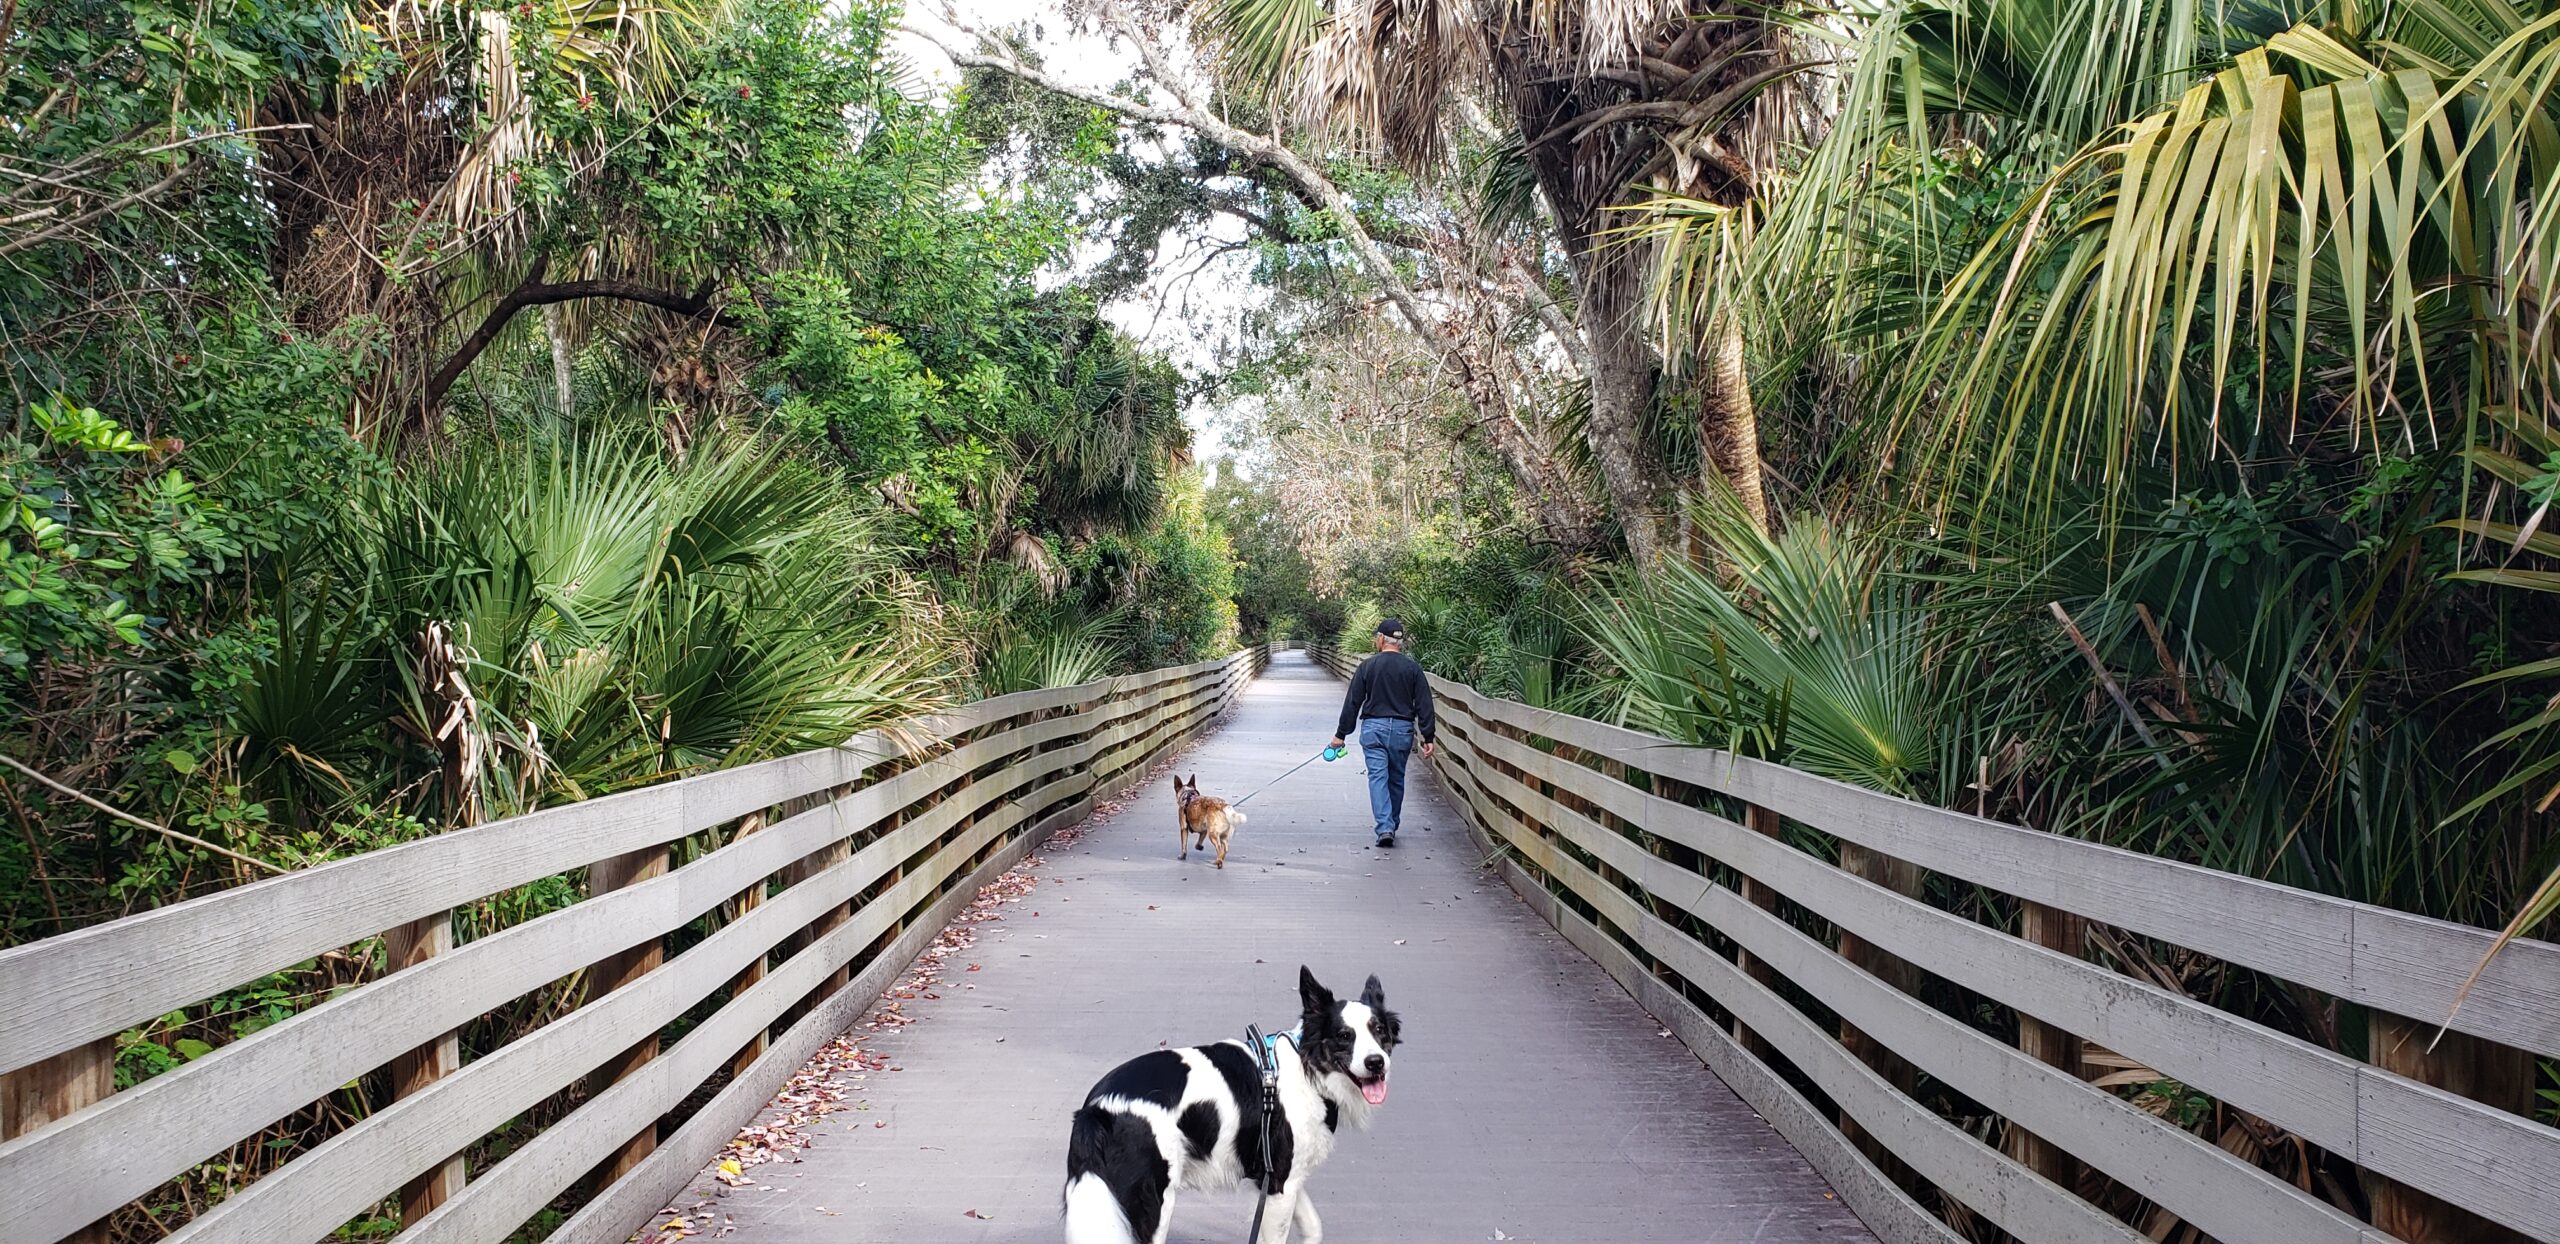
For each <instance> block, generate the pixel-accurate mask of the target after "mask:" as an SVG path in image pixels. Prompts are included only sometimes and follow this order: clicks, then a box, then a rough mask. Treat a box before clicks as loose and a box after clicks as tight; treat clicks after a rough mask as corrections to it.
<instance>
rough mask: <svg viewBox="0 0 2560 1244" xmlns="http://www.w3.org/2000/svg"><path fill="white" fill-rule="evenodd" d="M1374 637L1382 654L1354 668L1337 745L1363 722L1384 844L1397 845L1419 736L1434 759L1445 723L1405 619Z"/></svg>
mask: <svg viewBox="0 0 2560 1244" xmlns="http://www.w3.org/2000/svg"><path fill="white" fill-rule="evenodd" d="M1370 641H1371V642H1372V643H1373V644H1374V645H1376V647H1377V649H1378V655H1376V656H1374V657H1371V658H1369V659H1368V660H1366V661H1364V662H1361V664H1360V668H1359V669H1357V670H1354V671H1352V674H1351V689H1350V690H1349V691H1347V692H1345V693H1343V696H1342V721H1341V722H1340V723H1339V724H1337V725H1336V726H1334V728H1333V746H1335V747H1340V746H1342V740H1343V739H1344V737H1346V736H1348V735H1349V734H1350V733H1351V727H1352V723H1353V722H1355V721H1356V722H1358V723H1359V725H1360V750H1361V752H1362V753H1363V754H1364V755H1366V756H1367V758H1368V761H1369V812H1370V814H1371V815H1373V816H1375V817H1377V819H1378V825H1377V832H1378V845H1379V846H1382V847H1392V846H1394V845H1396V825H1397V823H1398V822H1400V821H1402V820H1403V819H1404V765H1405V760H1406V758H1407V757H1409V756H1411V755H1412V754H1413V738H1414V734H1415V733H1416V732H1417V731H1419V732H1420V733H1421V735H1422V758H1423V759H1425V760H1429V759H1430V758H1431V753H1432V750H1433V748H1434V743H1433V740H1434V739H1435V738H1437V737H1438V735H1439V725H1438V723H1437V722H1435V721H1434V720H1433V719H1432V716H1431V679H1430V678H1429V677H1428V676H1426V675H1425V674H1424V673H1423V672H1422V666H1421V665H1420V664H1419V663H1417V662H1416V661H1415V660H1414V659H1413V658H1412V657H1409V656H1406V655H1405V654H1404V623H1402V622H1399V621H1397V620H1396V619H1394V618H1388V619H1387V620H1385V621H1383V622H1380V623H1379V624H1378V633H1377V634H1376V635H1373V636H1371V637H1370Z"/></svg>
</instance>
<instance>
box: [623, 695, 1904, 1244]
mask: <svg viewBox="0 0 2560 1244" xmlns="http://www.w3.org/2000/svg"><path fill="white" fill-rule="evenodd" d="M1341 697H1342V683H1341V682H1340V681H1339V680H1337V679H1335V678H1333V677H1332V676H1331V675H1329V674H1327V673H1326V672H1325V671H1323V670H1322V669H1320V668H1318V667H1316V666H1314V665H1312V664H1310V663H1309V662H1308V661H1307V659H1306V657H1305V655H1304V654H1303V653H1297V652H1284V653H1280V654H1277V655H1276V656H1275V658H1274V662H1273V665H1272V668H1271V671H1270V673H1269V674H1268V675H1267V676H1266V677H1265V678H1264V679H1263V680H1262V681H1260V682H1259V683H1257V684H1256V685H1255V686H1254V687H1253V689H1252V690H1251V691H1250V692H1249V693H1248V695H1247V696H1246V698H1245V700H1244V702H1243V705H1242V707H1241V708H1240V709H1238V710H1237V711H1236V713H1235V714H1234V719H1233V720H1231V721H1229V722H1227V723H1226V724H1225V725H1224V726H1223V728H1221V729H1220V730H1219V731H1218V732H1217V733H1215V734H1213V735H1211V736H1210V737H1208V738H1207V739H1205V740H1203V741H1202V742H1201V743H1199V744H1198V745H1196V746H1195V747H1194V748H1193V749H1192V751H1191V753H1190V754H1188V755H1185V756H1183V757H1181V758H1180V759H1179V760H1178V761H1177V762H1176V764H1175V765H1174V766H1173V770H1174V772H1178V773H1183V774H1189V773H1193V772H1197V773H1198V774H1199V775H1200V785H1201V788H1202V789H1203V790H1204V791H1206V792H1208V793H1210V794H1213V795H1221V796H1225V797H1227V798H1231V799H1232V798H1235V797H1237V796H1239V795H1243V794H1244V793H1246V792H1248V791H1251V790H1253V789H1254V788H1255V787H1257V786H1259V785H1261V784H1262V783H1264V782H1266V781H1269V780H1271V779H1272V778H1273V777H1275V776H1277V775H1279V774H1280V773H1281V772H1282V771H1283V770H1285V769H1287V768H1288V767H1289V766H1290V765H1293V764H1296V763H1297V762H1298V761H1299V760H1300V759H1303V758H1304V757H1306V756H1307V755H1309V754H1310V753H1313V752H1314V751H1316V750H1317V749H1318V748H1321V747H1322V746H1324V743H1325V740H1326V738H1327V736H1328V735H1329V734H1330V733H1331V732H1332V726H1333V718H1334V714H1335V712H1336V711H1337V710H1338V709H1339V707H1340V705H1341ZM1171 785H1172V782H1171V779H1170V778H1167V777H1161V776H1159V777H1156V778H1153V779H1151V780H1150V781H1149V783H1148V784H1147V786H1146V787H1145V788H1144V789H1143V790H1140V791H1138V792H1135V793H1134V794H1133V797H1132V798H1131V800H1130V801H1129V804H1128V806H1127V807H1126V808H1124V809H1123V810H1122V811H1121V812H1120V813H1119V814H1118V815H1117V816H1116V817H1112V818H1111V819H1109V820H1107V821H1104V822H1101V823H1099V824H1096V825H1093V826H1091V827H1089V832H1087V833H1086V834H1085V836H1084V837H1083V838H1082V839H1081V840H1080V841H1078V842H1076V843H1074V844H1073V845H1071V846H1067V847H1064V848H1057V847H1054V846H1053V847H1051V848H1048V849H1045V850H1044V851H1043V852H1042V854H1043V855H1044V856H1045V857H1046V859H1047V863H1046V865H1045V866H1043V867H1041V868H1040V869H1039V870H1038V871H1037V872H1036V873H1034V874H1033V876H1034V877H1036V879H1037V890H1036V892H1034V893H1032V894H1030V896H1029V897H1027V898H1025V899H1024V900H1023V901H1021V902H1018V903H1013V904H1010V905H1007V906H1004V907H1002V908H1000V909H999V910H1000V911H1001V912H1002V918H1001V919H1000V920H994V921H988V922H984V923H980V924H977V925H975V926H974V928H975V929H976V931H977V940H976V943H975V944H974V945H973V946H970V947H969V948H967V949H965V950H960V951H957V952H955V953H953V954H952V955H951V956H950V958H949V961H947V962H946V963H945V965H944V969H943V974H942V976H941V978H940V980H939V982H938V983H937V984H936V985H935V986H933V987H932V988H931V989H930V990H929V991H928V992H932V993H936V994H938V995H939V997H938V998H930V999H928V998H922V997H919V998H918V999H916V1000H913V1001H905V1002H902V1003H901V1006H902V1008H903V1009H904V1013H905V1014H906V1015H908V1016H911V1017H912V1018H913V1021H914V1022H912V1023H911V1024H908V1025H905V1026H902V1027H891V1028H888V1029H885V1030H883V1031H880V1032H877V1033H870V1034H866V1035H865V1037H864V1040H863V1043H862V1045H863V1048H864V1049H865V1050H867V1051H869V1052H870V1055H871V1057H869V1058H867V1059H866V1060H865V1063H866V1065H867V1067H869V1068H876V1069H875V1070H864V1071H861V1072H859V1073H857V1074H859V1075H860V1076H861V1078H860V1079H859V1080H858V1081H855V1080H851V1079H850V1077H849V1076H848V1077H846V1078H845V1079H844V1080H842V1081H840V1083H843V1084H844V1086H845V1087H844V1092H845V1096H846V1101H845V1103H844V1106H843V1107H842V1108H840V1109H837V1110H836V1111H835V1112H834V1113H831V1114H829V1115H827V1116H826V1117H825V1118H824V1120H822V1121H821V1122H819V1123H817V1124H815V1125H814V1126H812V1127H811V1128H810V1129H809V1131H810V1132H811V1134H812V1139H811V1142H810V1144H809V1145H808V1147H807V1148H806V1149H805V1150H803V1151H801V1153H800V1155H799V1157H800V1160H799V1161H797V1162H792V1161H777V1162H773V1163H769V1164H766V1165H761V1166H753V1167H749V1168H748V1170H747V1171H746V1179H747V1180H748V1181H750V1182H749V1185H748V1186H743V1187H737V1188H727V1187H723V1186H722V1185H721V1184H720V1183H719V1182H717V1181H716V1180H714V1179H713V1178H711V1177H710V1175H709V1174H708V1173H706V1175H705V1177H704V1178H702V1179H700V1180H697V1181H696V1185H695V1189H694V1191H693V1192H692V1193H691V1194H690V1195H688V1196H687V1197H685V1198H684V1199H683V1200H682V1201H680V1202H679V1203H678V1204H679V1206H680V1207H682V1206H689V1205H694V1204H697V1203H701V1202H710V1203H711V1204H710V1205H709V1206H708V1207H707V1209H706V1210H704V1211H697V1213H696V1217H695V1221H696V1222H698V1223H701V1224H703V1226H704V1227H707V1228H708V1229H707V1230H705V1231H704V1235H705V1236H706V1237H714V1236H716V1238H722V1239H730V1240H738V1241H745V1242H747V1244H768V1242H770V1244H781V1242H785V1241H793V1242H796V1241H809V1242H813V1244H814V1242H819V1241H823V1242H825V1244H873V1242H879V1244H936V1242H939V1241H1008V1242H1016V1241H1018V1242H1026V1244H1027V1242H1029V1241H1055V1240H1057V1239H1059V1238H1060V1229H1059V1218H1058V1205H1059V1202H1058V1189H1059V1184H1060V1182H1061V1180H1062V1178H1063V1176H1064V1172H1065V1146H1066V1136H1067V1120H1068V1116H1069V1115H1070V1114H1071V1113H1072V1112H1073V1111H1074V1109H1075V1107H1076V1106H1077V1105H1078V1104H1079V1103H1080V1102H1081V1101H1082V1100H1083V1097H1084V1092H1085V1090H1086V1089H1087V1088H1088V1087H1089V1086H1090V1085H1091V1084H1092V1083H1093V1081H1094V1080H1095V1079H1096V1078H1098V1077H1099V1076H1100V1075H1101V1074H1102V1073H1103V1072H1104V1071H1106V1070H1108V1069H1110V1068H1111V1067H1112V1066H1114V1065H1115V1064H1117V1063H1119V1062H1120V1061H1122V1060H1123V1059H1126V1058H1128V1057H1130V1056H1132V1055H1135V1054H1138V1053H1141V1052H1144V1051H1146V1050H1151V1049H1154V1048H1156V1047H1157V1046H1159V1045H1162V1044H1172V1045H1188V1044H1196V1043H1199V1042H1203V1041H1211V1040H1217V1039H1220V1038H1223V1037H1229V1036H1235V1035H1238V1034H1240V1033H1241V1032H1242V1031H1243V1029H1244V1026H1245V1024H1246V1023H1248V1022H1259V1023H1261V1024H1262V1025H1263V1026H1264V1027H1265V1028H1266V1029H1271V1028H1285V1027H1287V1026H1288V1025H1289V1024H1290V1023H1291V1022H1293V1019H1294V1016H1295V1014H1296V1011H1297V992H1296V985H1295V981H1296V978H1297V972H1298V965H1299V964H1300V963H1305V964H1307V965H1309V966H1311V967H1312V968H1313V969H1314V970H1315V973H1316V975H1317V977H1318V978H1319V979H1321V980H1323V981H1325V982H1326V983H1327V984H1329V985H1332V986H1334V987H1335V988H1336V989H1337V990H1340V991H1343V992H1345V993H1350V992H1354V991H1356V990H1357V989H1358V988H1359V985H1360V981H1361V979H1362V978H1363V977H1365V976H1367V975H1368V974H1370V973H1372V972H1374V973H1377V974H1378V976H1379V977H1380V979H1381V980H1382V981H1383V982H1384V984H1385V986H1386V992H1387V1003H1388V1005H1389V1006H1390V1007H1393V1008H1394V1009H1396V1010H1397V1011H1398V1012H1400V1013H1401V1014H1402V1015H1403V1017H1404V1031H1405V1044H1404V1045H1403V1047H1402V1048H1400V1049H1399V1050H1397V1052H1396V1061H1395V1080H1394V1087H1393V1096H1392V1097H1391V1099H1390V1100H1389V1101H1388V1103H1387V1106H1386V1108H1385V1109H1384V1110H1383V1111H1382V1112H1381V1114H1380V1120H1379V1123H1378V1125H1377V1127H1376V1129H1375V1130H1373V1131H1371V1132H1370V1133H1368V1134H1365V1135H1351V1136H1346V1137H1345V1138H1344V1139H1343V1142H1342V1144H1341V1145H1340V1147H1339V1148H1338V1149H1337V1150H1336V1151H1335V1154H1334V1157H1333V1160H1332V1161H1331V1162H1329V1163H1328V1164H1327V1165H1325V1166H1324V1167H1323V1168H1322V1169H1321V1170H1320V1171H1319V1172H1318V1173H1317V1174H1316V1176H1315V1178H1314V1182H1313V1184H1312V1185H1311V1191H1312V1194H1313V1195H1314V1197H1315V1200H1316V1205H1317V1207H1318V1209H1319V1210H1320V1211H1321V1212H1322V1213H1323V1215H1324V1221H1325V1228H1326V1237H1327V1239H1328V1240H1330V1241H1333V1242H1334V1244H1383V1242H1388V1241H1460V1240H1505V1239H1508V1240H1520V1241H1537V1242H1542V1244H1639V1242H1643V1241H1666V1242H1669V1241H1677V1242H1678V1244H1724V1242H1739V1241H1772V1242H1784V1244H1795V1242H1798V1241H1814V1240H1822V1241H1869V1240H1871V1238H1872V1237H1870V1236H1869V1235H1868V1233H1867V1232H1866V1230H1865V1228H1864V1227H1862V1226H1861V1225H1860V1224H1859V1223H1858V1221H1857V1219H1856V1218H1855V1217H1854V1216H1852V1215H1851V1214H1850V1213H1849V1211H1848V1210H1847V1209H1846V1208H1844V1207H1842V1206H1841V1205H1840V1203H1839V1202H1838V1201H1837V1200H1836V1199H1835V1198H1834V1197H1833V1195H1832V1193H1831V1191H1830V1189H1829V1187H1828V1186H1827V1185H1826V1184H1825V1183H1824V1182H1823V1180H1822V1178H1821V1177H1820V1176H1818V1175H1816V1174H1815V1173H1814V1172H1813V1170H1812V1169H1811V1168H1810V1167H1808V1166H1807V1165H1806V1164H1805V1162H1804V1160H1803V1159H1802V1158H1801V1157H1799V1156H1797V1155H1796V1153H1795V1152H1794V1151H1793V1150H1792V1149H1790V1148H1788V1146H1787V1144H1786V1142H1784V1141H1782V1140H1780V1139H1779V1138H1778V1136H1777V1135H1776V1134H1775V1133H1774V1132H1772V1131H1771V1130H1770V1128H1769V1127H1768V1125H1767V1124H1765V1123H1763V1122H1762V1121H1761V1120H1760V1119H1759V1117H1758V1116H1757V1115H1754V1114H1753V1113H1752V1112H1751V1110H1750V1108H1749V1107H1747V1106H1745V1105H1743V1104H1742V1103H1741V1101H1739V1100H1738V1099H1736V1098H1735V1097H1734V1095H1733V1094H1732V1092H1731V1091H1729V1090H1727V1089H1726V1088H1725V1086H1724V1085H1723V1084H1722V1083H1721V1082H1720V1081H1718V1080H1717V1079H1716V1078H1715V1076H1714V1075H1713V1074H1711V1073H1709V1072H1708V1071H1707V1070H1706V1069H1705V1068H1704V1067H1702V1066H1700V1065H1699V1063H1698V1061H1697V1060H1696V1059H1695V1058H1693V1057H1691V1056H1690V1055H1689V1053H1688V1052H1687V1051H1686V1050H1684V1049H1683V1048H1682V1047H1681V1046H1680V1045H1679V1044H1677V1043H1676V1042H1674V1041H1672V1040H1670V1039H1668V1036H1667V1034H1664V1033H1662V1031H1661V1026H1660V1025H1659V1024H1657V1023H1655V1022H1654V1021H1653V1019H1652V1018H1651V1017H1650V1016H1647V1015H1646V1014H1645V1013H1644V1012H1642V1011H1641V1010H1639V1009H1637V1007H1636V1005H1635V1004H1634V1002H1632V1001H1631V1000H1629V998H1628V997H1627V995H1626V994H1625V993H1624V992H1623V991H1621V990H1620V989H1619V988H1618V986H1617V984H1616V983H1615V982H1614V981H1612V980H1610V979H1609V978H1608V976H1606V975H1605V974H1603V973H1602V972H1601V970H1600V969H1599V968H1598V967H1597V966H1595V965H1594V964H1592V963H1591V962H1590V961H1589V960H1588V959H1586V958H1584V957H1583V956H1582V955H1581V954H1580V953H1579V952H1577V951H1575V950H1574V949H1573V948H1572V947H1571V946H1569V945H1567V944H1566V943H1565V942H1564V940H1563V939H1562V938H1560V937H1558V936H1557V935H1556V934H1555V933H1554V932H1553V931H1551V930H1550V929H1549V928H1548V927H1547V926H1546V925H1545V924H1543V923H1541V922H1540V921H1539V920H1538V919H1537V918H1536V917H1535V916H1533V915H1532V914H1530V913H1529V911H1528V910H1527V909H1526V908H1524V907H1523V906H1522V905H1521V904H1520V903H1519V902H1518V901H1517V900H1516V899H1515V898H1514V897H1513V896H1512V894H1511V892H1510V891H1509V890H1507V889H1505V888H1504V887H1503V886H1502V884H1501V883H1500V882H1499V881H1497V880H1493V879H1489V878H1487V877H1486V876H1485V875H1484V874H1482V873H1481V872H1479V871H1478V870H1477V868H1476V863H1477V859H1476V853H1475V851H1474V850H1473V849H1472V848H1471V846H1470V845H1469V843H1468V840H1467V836H1466V832H1465V829H1464V827H1463V826H1462V825H1461V824H1460V823H1459V822H1458V821H1457V819H1456V817H1455V815H1454V814H1453V813H1452V812H1451V811H1450V808H1449V803H1448V800H1447V797H1446V795H1445V793H1444V792H1443V791H1442V790H1441V789H1440V787H1439V785H1438V783H1437V782H1436V781H1435V780H1434V779H1433V778H1431V777H1430V776H1429V771H1428V770H1427V769H1425V768H1423V767H1422V766H1421V765H1420V764H1419V763H1417V764H1416V766H1415V775H1414V782H1413V785H1412V787H1411V789H1410V791H1409V792H1408V798H1407V803H1406V818H1405V832H1404V834H1403V836H1402V838H1401V839H1400V843H1399V846H1398V847H1397V849H1396V850H1393V851H1376V850H1373V849H1371V848H1370V847H1369V845H1368V843H1369V829H1368V820H1369V817H1368V798H1367V792H1366V788H1365V786H1364V784H1363V779H1362V777H1361V770H1360V753H1359V752H1358V750H1357V749H1356V748H1355V749H1354V750H1353V751H1352V753H1351V754H1350V755H1349V756H1348V757H1346V758H1345V759H1343V760H1342V761H1339V762H1337V763H1334V764H1330V765H1327V764H1324V763H1322V762H1319V763H1317V764H1314V765H1310V766H1308V767H1307V768H1306V769H1304V770H1302V771H1300V772H1299V773H1297V774H1296V775H1295V776H1293V777H1291V778H1289V779H1288V780H1287V781H1285V782H1283V783H1281V784H1280V785H1278V786H1275V787H1273V788H1272V789H1271V790H1269V791H1268V792H1265V793H1263V794H1262V795H1260V796H1259V797H1257V798H1255V799H1253V800H1252V801H1251V802H1249V803H1247V804H1245V805H1244V809H1243V810H1244V812H1245V813H1246V814H1247V816H1248V817H1250V818H1251V819H1250V821H1249V822H1248V823H1247V824H1246V826H1245V827H1244V829H1243V830H1242V831H1241V832H1240V833H1239V834H1238V835H1237V837H1236V842H1235V845H1234V848H1233V850H1232V852H1231V853H1230V854H1229V856H1228V858H1227V867H1226V870H1225V871H1224V872H1219V871H1215V870H1213V869H1212V868H1211V867H1210V866H1209V862H1208V860H1207V859H1206V858H1204V857H1203V856H1201V855H1200V854H1198V853H1194V854H1193V856H1192V857H1191V859H1190V860H1189V861H1188V862H1177V861H1176V860H1175V859H1174V832H1173V824H1174V817H1173V810H1172V798H1171ZM1034 912H1037V913H1038V914H1037V915H1034V914H1033V913H1034ZM969 964H976V965H978V966H977V968H976V970H970V969H969V968H968V966H967V965H969ZM857 1031H858V1032H860V1031H861V1030H859V1029H858V1030H857ZM891 1067H895V1068H898V1069H899V1070H895V1071H891V1070H888V1068H891ZM1250 1213H1251V1203H1250V1200H1249V1199H1248V1197H1247V1195H1246V1194H1244V1193H1241V1192H1238V1193H1228V1194H1219V1195H1207V1194H1201V1193H1183V1194H1181V1198H1180V1201H1179V1203H1178V1206H1177V1209H1176V1212H1175V1215H1174V1225H1173V1234H1172V1238H1173V1239H1174V1240H1176V1241H1184V1242H1189V1244H1208V1242H1211V1241H1218V1242H1225V1241H1235V1240H1240V1239H1242V1238H1243V1237H1244V1234H1245V1225H1246V1221H1247V1218H1248V1216H1249V1215H1250ZM662 1221H663V1220H662ZM725 1226H734V1228H735V1230H734V1232H732V1233H727V1234H719V1233H720V1232H721V1229H722V1227H725Z"/></svg>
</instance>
